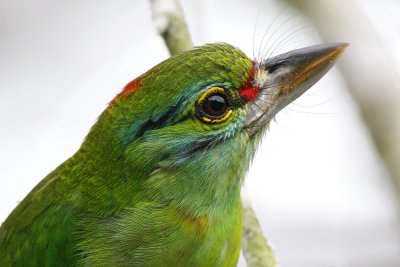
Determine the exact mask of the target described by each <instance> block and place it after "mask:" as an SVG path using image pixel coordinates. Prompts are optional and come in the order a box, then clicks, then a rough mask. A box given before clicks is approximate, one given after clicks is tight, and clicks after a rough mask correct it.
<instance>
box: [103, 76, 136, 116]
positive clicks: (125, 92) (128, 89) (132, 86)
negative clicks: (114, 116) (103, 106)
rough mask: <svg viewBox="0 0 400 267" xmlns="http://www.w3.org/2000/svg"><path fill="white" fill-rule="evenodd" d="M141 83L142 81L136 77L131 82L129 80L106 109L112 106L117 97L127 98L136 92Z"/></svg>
mask: <svg viewBox="0 0 400 267" xmlns="http://www.w3.org/2000/svg"><path fill="white" fill-rule="evenodd" d="M141 85H142V81H141V80H140V79H139V78H137V79H135V80H133V81H131V82H129V83H128V84H127V85H125V87H124V89H122V91H121V93H119V94H118V95H117V96H116V97H115V98H114V99H113V100H112V101H111V102H110V104H109V105H108V109H109V108H112V107H113V106H114V104H115V102H116V101H117V99H120V98H123V99H127V98H128V97H129V96H131V95H132V94H133V93H135V92H137V90H139V88H140V86H141Z"/></svg>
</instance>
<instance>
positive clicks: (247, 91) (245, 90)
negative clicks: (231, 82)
mask: <svg viewBox="0 0 400 267" xmlns="http://www.w3.org/2000/svg"><path fill="white" fill-rule="evenodd" d="M257 71H258V68H257V67H256V66H254V67H253V68H252V69H251V72H250V75H249V77H248V79H247V81H246V83H245V84H244V85H243V86H242V87H241V88H240V89H239V95H240V97H242V98H244V99H246V100H247V101H249V102H251V101H253V100H254V99H256V97H257V95H258V94H259V93H260V88H259V87H257V86H254V85H253V79H254V74H255V73H257Z"/></svg>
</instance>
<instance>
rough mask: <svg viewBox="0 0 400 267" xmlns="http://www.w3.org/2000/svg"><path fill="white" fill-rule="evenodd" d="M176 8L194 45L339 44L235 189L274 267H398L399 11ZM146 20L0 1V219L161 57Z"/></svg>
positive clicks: (354, 6) (126, 3) (143, 14)
mask: <svg viewBox="0 0 400 267" xmlns="http://www.w3.org/2000/svg"><path fill="white" fill-rule="evenodd" d="M181 4H182V6H183V10H184V13H185V17H186V20H187V22H188V26H189V30H190V33H191V35H192V39H193V42H194V44H195V45H202V44H204V43H210V42H227V43H230V44H232V45H235V46H237V47H239V48H240V49H242V50H243V51H244V52H245V53H247V54H248V55H249V56H253V54H255V56H257V55H259V52H260V53H261V54H265V55H266V56H268V55H271V54H272V55H276V54H278V53H281V52H285V51H288V50H291V49H295V48H300V47H303V46H308V45H313V44H318V43H322V42H349V43H350V47H349V48H348V49H347V51H346V52H345V54H344V55H343V57H342V58H341V59H340V60H339V61H340V62H339V64H338V68H334V69H333V70H332V71H330V72H329V73H328V74H327V75H326V76H325V77H324V78H323V79H322V80H321V81H320V82H318V83H317V84H316V85H315V86H314V87H313V88H312V89H311V90H309V91H308V92H307V93H306V94H305V95H304V96H302V97H301V98H300V99H298V100H297V101H296V102H295V103H293V104H291V105H290V106H288V107H287V108H286V109H285V110H283V111H282V112H281V113H280V114H279V115H278V116H277V118H276V121H275V122H273V123H272V124H271V127H270V130H269V131H268V133H267V135H266V137H265V138H264V141H263V144H262V146H261V148H260V149H259V152H258V154H257V156H256V158H255V160H254V163H253V165H252V167H251V169H250V171H249V173H248V177H247V181H246V184H247V187H248V189H249V191H250V196H251V200H252V203H253V205H254V208H255V210H256V213H257V215H258V218H259V220H260V222H261V224H262V227H263V230H264V232H265V234H266V236H267V237H268V239H269V241H270V242H271V243H272V244H273V246H274V248H275V251H276V257H277V259H278V262H279V266H282V267H314V266H315V267H317V266H318V267H321V266H327V267H328V266H329V267H331V266H336V267H349V266H351V267H356V266H363V267H398V266H400V223H399V201H398V199H399V198H398V197H399V192H400V190H399V189H400V187H399V184H400V182H399V181H400V87H399V79H398V77H399V71H400V49H399V47H400V16H398V14H399V13H400V3H399V2H398V1H396V0H381V1H372V0H358V1H356V0H350V1H345V0H337V1H328V0H321V1H317V0H315V1H312V0H308V1H307V0H301V1H289V0H287V1H283V0H281V1H279V0H276V1H271V0H251V1H249V0H247V1H245V0H230V1H228V0H225V1H223V0H219V1H212V0H203V1H195V0H192V1H189V0H187V1H181ZM151 19H152V13H151V9H150V4H149V2H148V1H145V0H141V1H132V0H117V1H99V0H85V1H82V0H80V1H78V0H71V1H59V0H58V1H54V0H52V1H50V0H36V1H27V0H17V1H11V0H0V101H1V105H0V222H1V221H3V220H4V219H5V218H6V217H7V215H8V214H9V213H10V212H11V211H12V209H13V208H14V207H15V206H16V205H17V203H18V201H20V200H22V198H23V197H24V196H25V195H26V194H27V193H28V192H29V191H30V190H31V189H32V188H33V186H34V185H36V184H37V183H38V182H39V181H40V180H41V179H42V178H43V177H44V176H45V175H47V174H48V173H49V172H50V171H52V170H53V169H54V168H55V167H57V166H58V165H59V164H60V163H61V162H63V161H64V160H66V159H67V158H68V157H70V156H71V155H72V154H73V153H74V152H75V151H76V150H77V149H78V148H79V146H80V144H81V142H82V140H83V138H84V137H85V135H86V134H87V132H88V131H89V129H90V127H91V125H92V124H93V123H94V122H95V121H96V118H97V116H98V115H99V114H100V113H101V112H102V110H103V109H104V108H105V107H106V105H107V103H108V102H109V101H110V100H111V99H112V98H113V97H114V96H115V95H116V94H117V93H118V92H119V91H120V90H121V88H122V87H123V86H124V85H125V84H126V83H128V82H129V81H131V80H132V79H134V78H135V77H137V76H139V75H140V74H142V73H143V72H145V71H146V70H148V69H149V68H151V67H152V66H154V65H156V64H157V63H159V62H160V61H162V60H164V59H166V58H167V57H168V51H167V49H166V47H165V44H164V42H163V40H162V39H161V38H160V37H159V36H158V34H157V32H156V30H155V27H154V24H153V22H152V20H151ZM239 265H240V266H245V262H244V260H243V259H241V261H240V263H239Z"/></svg>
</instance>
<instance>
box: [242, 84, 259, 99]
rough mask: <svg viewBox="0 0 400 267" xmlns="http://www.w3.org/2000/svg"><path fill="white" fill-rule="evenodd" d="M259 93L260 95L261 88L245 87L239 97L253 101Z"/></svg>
mask: <svg viewBox="0 0 400 267" xmlns="http://www.w3.org/2000/svg"><path fill="white" fill-rule="evenodd" d="M258 93H260V88H259V87H245V88H242V89H240V90H239V95H240V96H241V97H243V98H244V99H246V100H247V101H253V100H254V99H255V98H256V97H257V95H258Z"/></svg>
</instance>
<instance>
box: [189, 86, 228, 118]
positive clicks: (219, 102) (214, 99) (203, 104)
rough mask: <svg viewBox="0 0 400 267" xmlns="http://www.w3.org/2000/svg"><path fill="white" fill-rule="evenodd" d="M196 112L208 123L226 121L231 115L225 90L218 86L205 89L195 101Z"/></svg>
mask: <svg viewBox="0 0 400 267" xmlns="http://www.w3.org/2000/svg"><path fill="white" fill-rule="evenodd" d="M197 114H198V116H199V118H200V119H201V120H202V121H204V122H208V123H220V122H224V121H226V120H227V119H228V118H229V117H230V116H231V115H232V105H231V101H230V99H229V96H228V95H227V94H226V93H225V90H224V89H222V88H220V87H212V88H210V89H209V90H207V92H205V93H204V94H203V95H202V96H201V97H200V98H199V100H198V101H197Z"/></svg>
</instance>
